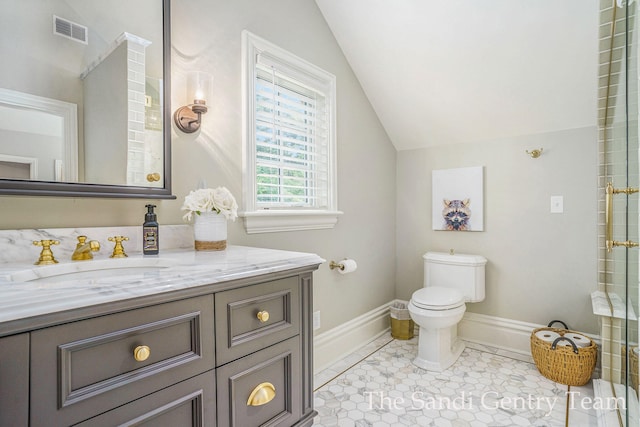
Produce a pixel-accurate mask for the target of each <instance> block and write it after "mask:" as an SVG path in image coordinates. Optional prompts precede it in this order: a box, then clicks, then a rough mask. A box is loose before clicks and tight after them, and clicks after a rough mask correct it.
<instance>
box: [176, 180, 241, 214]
mask: <svg viewBox="0 0 640 427" xmlns="http://www.w3.org/2000/svg"><path fill="white" fill-rule="evenodd" d="M182 210H183V211H187V213H186V214H185V215H184V216H183V219H185V220H187V221H191V218H192V216H193V214H194V213H195V214H196V215H200V214H201V213H202V212H216V213H218V214H221V215H224V217H225V218H226V219H230V220H232V221H235V220H236V218H237V217H238V204H237V203H236V199H235V198H234V197H233V194H231V192H230V191H229V190H227V188H226V187H218V188H201V189H199V190H195V191H191V192H189V194H188V195H187V196H186V197H185V198H184V204H183V205H182Z"/></svg>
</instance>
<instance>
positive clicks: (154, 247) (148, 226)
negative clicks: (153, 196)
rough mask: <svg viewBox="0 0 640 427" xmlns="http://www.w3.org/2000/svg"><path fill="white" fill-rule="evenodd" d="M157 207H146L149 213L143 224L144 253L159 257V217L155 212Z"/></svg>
mask: <svg viewBox="0 0 640 427" xmlns="http://www.w3.org/2000/svg"><path fill="white" fill-rule="evenodd" d="M155 207H156V205H146V208H147V213H146V215H145V216H144V224H142V253H144V254H145V255H158V252H160V248H159V246H158V216H157V215H156V213H155V212H154V211H153V209H154V208H155Z"/></svg>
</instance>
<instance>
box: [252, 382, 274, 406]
mask: <svg viewBox="0 0 640 427" xmlns="http://www.w3.org/2000/svg"><path fill="white" fill-rule="evenodd" d="M274 397H276V388H275V387H274V386H273V384H271V383H262V384H259V385H258V386H256V388H254V389H253V391H252V392H251V394H250V395H249V399H248V400H247V406H260V405H264V404H266V403H269V402H271V401H272V400H273V398H274Z"/></svg>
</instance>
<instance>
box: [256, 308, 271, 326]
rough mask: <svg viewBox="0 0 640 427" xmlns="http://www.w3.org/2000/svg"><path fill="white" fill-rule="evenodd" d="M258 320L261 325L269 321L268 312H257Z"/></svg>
mask: <svg viewBox="0 0 640 427" xmlns="http://www.w3.org/2000/svg"><path fill="white" fill-rule="evenodd" d="M258 320H259V321H260V322H262V323H264V322H266V321H267V320H269V312H268V311H267V310H262V311H259V312H258Z"/></svg>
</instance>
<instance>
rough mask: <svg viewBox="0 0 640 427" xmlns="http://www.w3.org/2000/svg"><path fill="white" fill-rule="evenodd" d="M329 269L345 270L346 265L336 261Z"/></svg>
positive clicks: (332, 262) (330, 264)
mask: <svg viewBox="0 0 640 427" xmlns="http://www.w3.org/2000/svg"><path fill="white" fill-rule="evenodd" d="M329 268H330V269H332V270H334V269H336V268H338V269H340V270H344V264H342V263H339V262H335V261H331V262H330V263H329Z"/></svg>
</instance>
